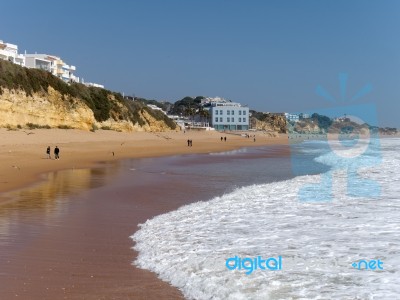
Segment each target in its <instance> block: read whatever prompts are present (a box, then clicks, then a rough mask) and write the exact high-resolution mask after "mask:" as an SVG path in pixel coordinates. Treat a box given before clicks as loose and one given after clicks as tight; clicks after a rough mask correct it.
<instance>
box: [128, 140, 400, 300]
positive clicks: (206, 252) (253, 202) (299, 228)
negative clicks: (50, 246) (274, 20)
mask: <svg viewBox="0 0 400 300" xmlns="http://www.w3.org/2000/svg"><path fill="white" fill-rule="evenodd" d="M399 150H400V140H398V139H384V140H381V154H382V161H381V162H380V163H379V164H378V165H376V164H375V165H370V164H369V163H368V162H367V163H366V165H365V166H366V167H364V168H361V171H360V172H359V173H360V175H361V176H363V177H365V178H369V179H371V180H374V181H376V182H378V183H379V184H380V186H381V194H380V196H379V198H378V199H375V200H371V199H366V198H362V199H358V198H354V197H350V196H347V195H346V184H345V183H346V176H347V175H346V172H345V171H343V170H341V169H340V168H339V169H337V170H336V171H335V173H334V176H333V177H334V183H333V194H334V199H333V201H331V202H317V203H314V202H312V203H307V202H301V201H298V197H297V193H298V191H299V189H300V188H301V187H303V186H304V185H306V184H310V183H318V182H319V180H320V179H321V176H320V175H313V176H300V177H295V178H293V179H290V180H287V181H282V182H274V183H270V184H262V185H253V186H248V187H243V188H239V189H237V190H235V191H234V192H232V193H230V194H226V195H224V196H222V197H217V198H214V199H212V200H210V201H207V202H198V203H194V204H191V205H187V206H184V207H182V208H180V209H178V210H176V211H173V212H171V213H167V214H164V215H160V216H158V217H155V218H153V219H151V220H148V221H147V222H146V223H145V224H142V225H141V229H140V230H139V231H137V232H136V233H135V234H134V235H133V236H132V238H133V240H134V241H135V242H136V244H135V247H134V248H135V249H136V250H137V251H138V252H139V255H138V258H137V260H136V261H135V264H136V265H137V266H139V267H141V268H145V269H148V270H151V271H153V272H155V273H157V274H158V275H159V277H160V278H161V279H162V280H164V281H167V282H170V283H171V284H172V285H174V286H176V287H178V288H179V289H180V290H181V291H182V292H183V294H184V295H185V297H186V298H188V299H399V297H400V274H399V273H400V272H399V265H400V234H399V233H398V231H399V226H400V220H399V212H400V201H399V200H400V199H399V195H400V184H399V180H400V172H399V171H398V170H399V167H400V151H399ZM378 154H380V153H379V151H378V149H377V150H375V153H373V152H371V153H368V155H372V156H374V155H378ZM362 159H365V160H368V159H370V158H368V157H365V158H361V160H362ZM317 160H318V161H319V162H321V163H325V164H328V165H330V166H333V165H336V166H337V165H338V164H339V165H340V164H341V163H342V162H341V161H340V158H338V157H337V156H336V157H334V156H332V154H331V153H328V154H323V155H321V156H320V157H318V158H317ZM235 255H238V256H240V257H256V256H259V255H260V256H262V257H264V258H265V257H270V256H278V255H281V256H282V257H283V268H282V271H262V270H255V271H254V272H253V273H252V274H251V275H245V273H244V272H243V271H240V270H235V271H230V270H228V269H227V268H226V267H225V260H226V259H227V258H229V257H232V256H235ZM360 259H380V260H381V261H383V263H384V265H383V266H384V270H381V271H377V270H375V271H372V270H357V269H355V268H353V267H352V266H351V264H352V263H353V262H355V261H358V260H360Z"/></svg>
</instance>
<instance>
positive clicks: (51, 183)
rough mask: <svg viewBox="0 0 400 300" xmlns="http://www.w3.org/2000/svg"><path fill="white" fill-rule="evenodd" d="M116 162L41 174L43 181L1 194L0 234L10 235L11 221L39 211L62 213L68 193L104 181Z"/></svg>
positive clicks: (34, 216) (80, 190)
mask: <svg viewBox="0 0 400 300" xmlns="http://www.w3.org/2000/svg"><path fill="white" fill-rule="evenodd" d="M117 170H118V168H117V164H110V163H109V164H104V165H102V166H99V167H97V168H92V169H71V170H64V171H58V172H51V173H47V174H44V175H42V179H43V180H42V181H41V182H40V183H38V184H35V185H33V186H31V187H28V188H24V189H21V190H16V191H12V192H8V193H4V194H2V195H0V204H1V205H0V236H2V237H3V238H2V239H4V238H6V237H7V236H9V231H10V228H11V226H10V223H12V222H13V221H16V220H21V219H25V220H28V219H35V218H36V217H37V213H40V214H41V218H43V217H45V218H43V221H45V220H46V217H55V216H57V215H58V214H59V213H62V211H63V209H64V207H65V205H63V203H65V201H67V200H68V199H69V198H70V197H71V196H73V195H76V194H78V193H82V192H84V191H86V190H89V189H93V188H97V187H100V186H103V185H105V184H107V182H108V181H109V180H111V179H112V177H113V175H115V174H116V172H117Z"/></svg>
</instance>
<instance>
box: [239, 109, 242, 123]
mask: <svg viewBox="0 0 400 300" xmlns="http://www.w3.org/2000/svg"><path fill="white" fill-rule="evenodd" d="M239 112H240V110H239ZM239 115H240V114H239ZM239 122H242V118H239Z"/></svg>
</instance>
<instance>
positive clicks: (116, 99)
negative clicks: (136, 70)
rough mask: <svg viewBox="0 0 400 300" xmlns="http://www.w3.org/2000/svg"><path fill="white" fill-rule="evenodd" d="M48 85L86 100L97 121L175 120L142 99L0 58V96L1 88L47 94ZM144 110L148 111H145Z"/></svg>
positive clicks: (70, 98) (66, 97) (68, 97)
mask: <svg viewBox="0 0 400 300" xmlns="http://www.w3.org/2000/svg"><path fill="white" fill-rule="evenodd" d="M49 87H51V88H52V89H54V90H55V91H57V92H59V93H60V94H61V95H62V98H63V101H69V102H71V103H73V102H74V100H73V99H74V98H75V99H78V100H81V101H82V102H83V103H85V104H86V105H87V106H88V107H89V108H90V109H91V110H92V111H93V114H94V118H95V119H96V121H98V122H102V121H106V120H109V119H113V120H114V121H123V120H125V121H130V122H132V123H133V124H138V125H139V126H143V125H144V124H145V123H146V121H149V122H151V120H146V118H145V117H143V116H144V115H149V116H150V117H151V118H153V119H155V120H157V121H162V122H164V123H165V124H166V125H167V127H169V128H171V129H175V128H176V124H175V123H174V122H173V121H171V120H170V119H169V118H168V117H166V116H165V115H164V114H162V113H161V112H158V111H154V110H152V109H150V108H148V107H147V106H146V104H145V103H143V102H141V101H131V100H126V99H124V98H123V97H122V95H121V94H120V93H116V92H112V91H109V90H106V89H102V88H97V87H87V86H85V85H83V84H80V83H71V84H67V83H65V82H64V81H62V80H61V79H59V78H57V77H56V76H53V75H52V74H51V73H50V72H47V71H44V70H39V69H28V68H24V67H20V66H18V65H15V64H13V63H10V62H8V61H3V60H0V96H1V94H2V93H3V89H8V90H15V91H23V92H25V93H26V95H29V96H32V95H33V94H37V93H39V94H43V96H46V94H47V92H48V90H49ZM146 113H147V114H146Z"/></svg>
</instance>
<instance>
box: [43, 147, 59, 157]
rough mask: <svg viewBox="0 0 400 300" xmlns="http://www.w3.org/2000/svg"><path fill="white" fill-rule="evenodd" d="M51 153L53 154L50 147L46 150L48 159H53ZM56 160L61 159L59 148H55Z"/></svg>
mask: <svg viewBox="0 0 400 300" xmlns="http://www.w3.org/2000/svg"><path fill="white" fill-rule="evenodd" d="M50 153H51V148H50V146H48V147H47V149H46V154H47V158H48V159H51V154H50ZM54 159H60V149H59V148H58V146H56V147H55V148H54Z"/></svg>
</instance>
